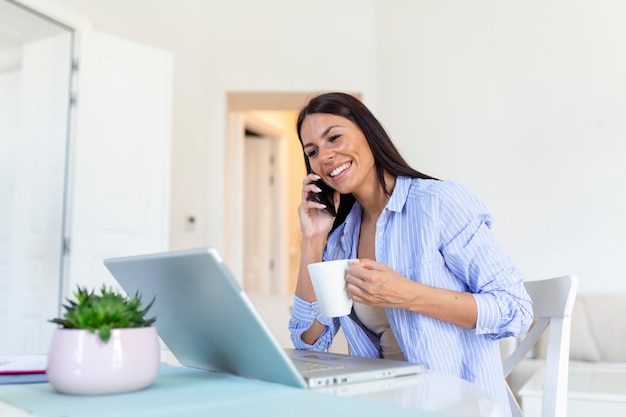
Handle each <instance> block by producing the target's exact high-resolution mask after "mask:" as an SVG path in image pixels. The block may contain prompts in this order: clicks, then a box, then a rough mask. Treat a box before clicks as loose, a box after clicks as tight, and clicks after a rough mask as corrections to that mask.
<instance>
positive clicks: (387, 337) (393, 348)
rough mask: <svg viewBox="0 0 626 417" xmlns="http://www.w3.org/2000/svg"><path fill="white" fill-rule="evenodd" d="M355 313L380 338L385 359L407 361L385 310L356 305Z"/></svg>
mask: <svg viewBox="0 0 626 417" xmlns="http://www.w3.org/2000/svg"><path fill="white" fill-rule="evenodd" d="M354 312H355V313H356V315H357V316H358V317H359V320H361V323H363V325H365V327H367V328H368V329H370V330H371V331H372V332H374V333H375V334H376V335H377V336H378V337H379V338H380V348H381V351H382V355H383V358H385V359H395V360H397V361H405V360H406V358H405V357H404V354H403V353H402V350H401V349H400V346H399V345H398V341H397V340H396V336H395V335H394V334H393V332H392V331H391V326H390V325H389V321H388V320H387V315H386V314H385V309H384V308H382V307H372V306H368V305H366V304H361V303H354Z"/></svg>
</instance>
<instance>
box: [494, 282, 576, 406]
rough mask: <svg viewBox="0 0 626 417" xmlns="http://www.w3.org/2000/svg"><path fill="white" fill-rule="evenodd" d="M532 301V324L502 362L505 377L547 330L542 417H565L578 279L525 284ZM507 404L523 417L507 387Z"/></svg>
mask: <svg viewBox="0 0 626 417" xmlns="http://www.w3.org/2000/svg"><path fill="white" fill-rule="evenodd" d="M524 285H525V286H526V290H527V291H528V294H529V295H530V298H531V299H532V301H533V313H534V315H535V323H534V324H533V326H532V327H531V328H530V330H529V331H528V333H527V334H526V336H525V337H524V338H523V339H522V340H521V341H520V342H519V344H518V345H517V347H516V348H515V350H514V351H513V352H512V353H511V354H510V355H509V356H508V357H507V358H506V359H505V361H504V365H503V366H504V376H505V378H506V377H507V376H508V375H509V374H510V373H511V371H512V370H513V369H514V368H515V367H516V366H517V364H519V363H520V361H521V360H522V359H524V357H525V356H526V355H527V353H528V352H529V351H530V349H531V348H532V347H533V346H534V345H535V343H536V342H537V341H538V339H539V337H540V336H541V335H542V334H543V333H544V331H545V330H546V329H548V326H549V329H548V340H547V349H546V360H545V377H544V382H543V397H542V411H541V415H542V417H566V415H567V382H568V381H567V380H568V371H569V345H570V327H571V319H572V309H573V307H574V300H575V299H576V292H577V290H578V278H576V277H575V276H572V275H566V276H562V277H558V278H551V279H545V280H539V281H527V282H525V284H524ZM509 401H510V403H511V409H512V411H513V416H515V417H522V416H523V414H522V411H521V409H520V406H519V404H518V402H517V400H516V399H515V396H514V394H513V393H512V392H511V389H510V388H509Z"/></svg>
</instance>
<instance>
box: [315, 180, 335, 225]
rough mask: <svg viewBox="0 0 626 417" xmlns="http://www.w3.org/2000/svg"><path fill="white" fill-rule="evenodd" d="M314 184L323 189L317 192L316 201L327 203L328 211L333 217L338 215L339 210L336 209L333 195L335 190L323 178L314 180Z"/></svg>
mask: <svg viewBox="0 0 626 417" xmlns="http://www.w3.org/2000/svg"><path fill="white" fill-rule="evenodd" d="M313 184H315V185H317V186H318V187H319V188H320V189H321V190H322V191H320V192H319V193H314V194H315V201H317V202H318V203H320V204H324V205H326V211H327V212H328V213H329V214H330V215H331V216H333V217H337V211H336V210H335V203H333V200H334V199H333V195H334V193H335V190H334V189H332V188H330V187H329V186H328V185H326V183H325V182H324V181H322V180H317V181H313Z"/></svg>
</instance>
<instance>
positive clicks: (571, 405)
mask: <svg viewBox="0 0 626 417" xmlns="http://www.w3.org/2000/svg"><path fill="white" fill-rule="evenodd" d="M568 381H569V382H568V385H569V386H568V392H567V416H568V417H583V416H584V417H588V416H602V417H612V416H614V417H622V416H626V368H625V367H620V366H611V365H609V364H607V365H598V364H593V365H589V366H585V365H584V364H572V365H570V369H569V380H568ZM542 389H543V370H539V371H537V372H536V373H535V374H533V376H532V377H531V378H530V379H529V380H528V382H527V383H526V384H524V386H523V387H522V388H521V389H520V391H519V395H520V397H521V398H522V408H523V409H524V417H534V416H537V417H539V416H541V394H542Z"/></svg>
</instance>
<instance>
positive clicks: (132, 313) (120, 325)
mask: <svg viewBox="0 0 626 417" xmlns="http://www.w3.org/2000/svg"><path fill="white" fill-rule="evenodd" d="M74 297H75V298H76V301H73V300H70V299H69V298H68V299H67V301H68V302H69V304H64V305H63V307H64V308H65V310H66V311H65V314H64V315H63V318H55V319H52V320H49V321H50V322H51V323H57V324H60V325H61V326H62V327H64V328H66V329H86V330H89V331H90V332H91V333H95V331H96V330H98V332H99V334H100V338H101V339H102V341H103V342H105V343H106V342H108V340H109V338H110V337H111V330H112V329H125V328H132V327H148V326H150V325H151V324H152V323H154V322H155V321H156V317H152V318H150V319H145V318H144V317H145V316H146V314H147V313H148V310H150V307H152V304H153V303H154V299H152V301H151V302H150V304H148V306H147V307H145V308H142V303H141V297H140V295H139V293H138V292H137V293H136V294H135V296H134V297H133V298H129V297H125V296H123V295H121V294H119V293H117V292H115V291H113V289H112V288H106V286H105V285H103V286H102V288H101V289H100V294H95V293H94V291H93V290H92V291H91V292H90V291H88V290H87V289H86V288H81V287H80V286H79V287H78V289H77V291H76V292H75V293H74Z"/></svg>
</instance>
